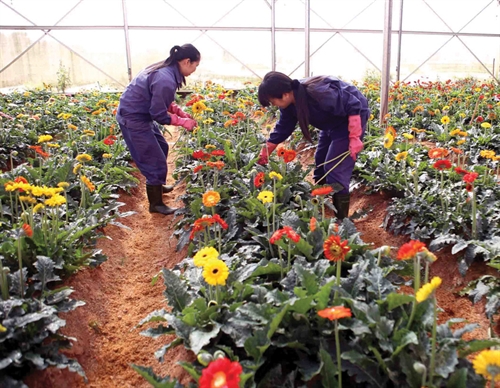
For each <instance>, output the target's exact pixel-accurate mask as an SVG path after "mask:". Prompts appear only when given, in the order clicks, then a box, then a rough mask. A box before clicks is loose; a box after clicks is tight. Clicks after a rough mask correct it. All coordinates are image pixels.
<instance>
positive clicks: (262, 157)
mask: <svg viewBox="0 0 500 388" xmlns="http://www.w3.org/2000/svg"><path fill="white" fill-rule="evenodd" d="M277 146H278V145H277V144H274V143H269V142H267V143H266V144H265V145H264V147H262V149H261V150H260V154H259V159H258V160H257V164H260V165H261V166H265V165H266V164H268V163H269V155H271V154H272V153H273V151H274V150H275V149H276V147H277Z"/></svg>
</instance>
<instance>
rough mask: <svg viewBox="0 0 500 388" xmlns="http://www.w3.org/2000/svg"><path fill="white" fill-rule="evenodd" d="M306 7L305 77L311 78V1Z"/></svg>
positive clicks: (307, 2) (308, 0)
mask: <svg viewBox="0 0 500 388" xmlns="http://www.w3.org/2000/svg"><path fill="white" fill-rule="evenodd" d="M305 6H306V9H305V14H306V21H305V25H304V38H305V39H304V40H305V49H306V52H305V62H304V65H305V66H304V67H305V69H304V70H305V76H306V77H309V75H310V70H309V69H310V62H311V58H310V55H311V53H310V47H309V44H310V43H311V31H310V29H309V27H310V25H309V22H310V21H311V0H306V1H305Z"/></svg>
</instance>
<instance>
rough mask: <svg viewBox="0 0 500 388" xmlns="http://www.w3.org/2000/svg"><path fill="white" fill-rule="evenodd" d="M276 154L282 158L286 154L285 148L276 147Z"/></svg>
mask: <svg viewBox="0 0 500 388" xmlns="http://www.w3.org/2000/svg"><path fill="white" fill-rule="evenodd" d="M276 154H277V155H278V156H279V157H280V158H283V157H284V156H285V154H286V149H285V148H283V147H280V148H278V151H276Z"/></svg>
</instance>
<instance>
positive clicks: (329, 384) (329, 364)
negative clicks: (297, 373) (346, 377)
mask: <svg viewBox="0 0 500 388" xmlns="http://www.w3.org/2000/svg"><path fill="white" fill-rule="evenodd" d="M319 355H320V358H321V361H322V362H323V367H322V368H321V383H322V384H323V387H324V388H335V387H338V382H337V378H336V375H337V366H336V365H335V364H334V363H333V361H332V357H331V356H330V353H328V352H327V351H326V350H325V349H323V348H321V349H320V350H319Z"/></svg>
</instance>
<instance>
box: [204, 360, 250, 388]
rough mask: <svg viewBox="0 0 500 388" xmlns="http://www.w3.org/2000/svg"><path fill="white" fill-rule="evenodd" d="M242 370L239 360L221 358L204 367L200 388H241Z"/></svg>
mask: <svg viewBox="0 0 500 388" xmlns="http://www.w3.org/2000/svg"><path fill="white" fill-rule="evenodd" d="M242 372H243V368H242V367H241V365H240V363H239V362H237V361H233V362H231V360H229V359H227V358H219V359H217V360H215V361H212V362H211V363H210V364H208V367H206V368H205V369H203V371H202V372H201V377H200V380H199V382H198V384H199V385H200V388H239V386H240V375H241V373H242Z"/></svg>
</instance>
